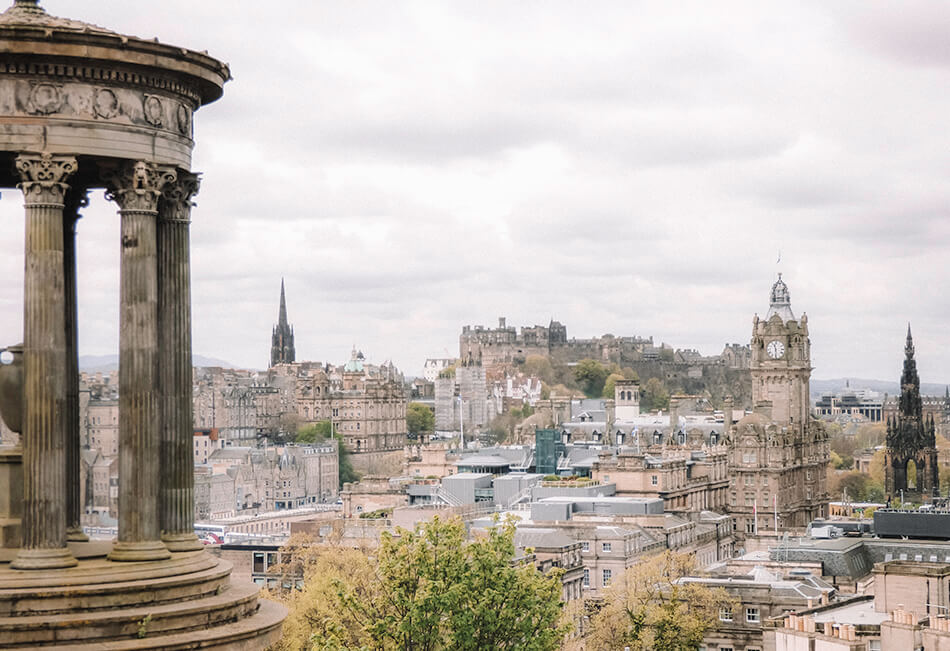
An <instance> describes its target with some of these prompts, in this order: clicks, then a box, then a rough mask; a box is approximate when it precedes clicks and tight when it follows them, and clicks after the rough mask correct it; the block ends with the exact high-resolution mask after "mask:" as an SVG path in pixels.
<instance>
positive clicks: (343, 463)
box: [296, 420, 360, 488]
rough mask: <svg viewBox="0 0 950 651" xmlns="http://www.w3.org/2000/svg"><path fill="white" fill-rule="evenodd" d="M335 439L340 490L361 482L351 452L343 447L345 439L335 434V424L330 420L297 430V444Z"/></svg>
mask: <svg viewBox="0 0 950 651" xmlns="http://www.w3.org/2000/svg"><path fill="white" fill-rule="evenodd" d="M331 437H332V438H333V439H335V440H336V442H337V446H336V448H337V462H338V474H339V480H340V482H339V483H340V488H343V484H345V483H347V482H350V483H352V482H355V481H359V478H360V476H359V475H358V474H356V470H354V469H353V461H352V459H351V458H350V451H349V450H348V449H347V448H346V446H345V445H343V437H342V436H340V434H339V433H338V432H333V424H332V423H331V422H330V421H328V420H321V421H317V422H316V423H311V424H310V425H304V426H303V427H301V428H300V429H299V430H297V438H296V442H297V443H304V444H306V443H320V442H322V441H326V440H328V439H330V438H331Z"/></svg>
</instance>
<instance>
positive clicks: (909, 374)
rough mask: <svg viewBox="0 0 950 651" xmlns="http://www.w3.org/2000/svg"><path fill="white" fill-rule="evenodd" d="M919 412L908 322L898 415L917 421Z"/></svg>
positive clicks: (919, 406) (916, 377)
mask: <svg viewBox="0 0 950 651" xmlns="http://www.w3.org/2000/svg"><path fill="white" fill-rule="evenodd" d="M921 412H922V402H921V399H920V376H919V375H918V374H917V360H915V359H914V337H913V335H911V332H910V324H909V323H908V324H907V341H906V343H905V344H904V371H903V373H901V398H900V415H901V417H903V418H905V419H916V420H918V421H919V420H920V416H921Z"/></svg>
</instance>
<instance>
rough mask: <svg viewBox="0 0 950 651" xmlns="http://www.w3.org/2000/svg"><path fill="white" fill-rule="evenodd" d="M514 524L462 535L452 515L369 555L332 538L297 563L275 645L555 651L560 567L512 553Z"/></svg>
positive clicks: (390, 538) (559, 631)
mask: <svg viewBox="0 0 950 651" xmlns="http://www.w3.org/2000/svg"><path fill="white" fill-rule="evenodd" d="M513 540H514V525H513V524H512V523H510V522H506V523H503V524H498V525H497V526H495V527H494V528H492V529H490V530H489V531H488V533H487V534H486V535H484V536H481V537H479V538H477V539H475V540H473V541H466V535H465V525H464V524H463V523H462V521H461V520H459V519H457V518H456V519H453V520H448V521H445V520H440V519H438V518H435V519H433V521H432V522H429V523H423V524H420V525H419V526H417V528H416V529H415V531H406V530H404V529H397V530H396V534H395V535H390V534H388V533H384V534H383V535H382V538H381V542H380V547H379V549H378V550H377V552H376V553H375V554H374V556H372V557H371V556H369V555H367V554H365V553H363V552H361V551H359V550H353V549H344V548H338V547H331V548H326V549H324V550H322V551H321V552H320V553H319V554H317V555H316V559H315V561H314V562H311V563H309V564H308V567H307V568H306V570H305V582H304V588H303V590H302V591H299V592H296V593H294V594H291V595H290V596H289V597H288V599H287V604H288V606H289V607H290V615H289V616H288V618H287V621H286V622H285V624H284V635H283V638H282V639H281V641H280V643H279V645H278V648H279V649H281V650H284V649H286V650H288V651H289V650H290V649H293V650H294V651H297V650H299V649H314V650H315V649H329V650H341V649H379V650H387V651H388V650H390V649H391V650H395V649H418V650H426V651H440V650H442V649H460V650H461V651H476V650H477V649H505V650H511V651H515V650H518V651H553V650H554V649H556V648H557V647H558V645H559V643H560V640H561V638H562V637H563V635H564V634H565V632H566V631H565V630H564V629H563V628H561V627H559V625H558V622H559V618H560V616H561V601H560V598H561V582H560V570H553V571H551V572H550V573H548V574H547V575H544V574H541V573H540V572H538V570H537V569H536V568H535V567H534V566H533V565H530V564H520V563H518V562H517V561H516V559H515V547H514V543H513Z"/></svg>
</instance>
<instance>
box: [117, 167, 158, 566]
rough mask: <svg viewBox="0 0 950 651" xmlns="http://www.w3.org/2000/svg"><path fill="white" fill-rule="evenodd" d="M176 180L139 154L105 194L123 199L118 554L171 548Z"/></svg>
mask: <svg viewBox="0 0 950 651" xmlns="http://www.w3.org/2000/svg"><path fill="white" fill-rule="evenodd" d="M174 180H175V171H174V169H172V168H170V167H159V166H157V165H154V164H151V163H146V162H143V161H138V162H136V163H129V164H126V165H125V166H123V167H122V168H120V169H119V170H118V171H116V172H112V173H109V174H107V175H106V182H107V186H108V190H107V192H106V197H107V198H109V199H111V200H113V201H115V202H116V203H118V204H119V215H120V216H121V222H122V225H121V230H122V252H121V260H120V273H121V278H120V290H119V536H118V541H117V542H116V544H115V545H114V546H113V548H112V552H111V553H110V554H109V559H110V560H113V561H151V560H162V559H165V558H169V557H170V556H171V554H170V553H169V551H168V549H166V548H165V545H163V544H162V541H161V531H160V528H159V520H158V488H159V477H160V475H159V473H160V472H161V468H160V464H159V462H158V461H159V438H160V422H159V414H158V276H157V251H156V220H157V218H158V200H159V197H160V196H161V193H162V189H163V188H164V187H165V185H166V184H167V183H170V182H173V181H174Z"/></svg>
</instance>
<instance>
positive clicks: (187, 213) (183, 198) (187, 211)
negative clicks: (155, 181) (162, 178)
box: [162, 172, 201, 222]
mask: <svg viewBox="0 0 950 651" xmlns="http://www.w3.org/2000/svg"><path fill="white" fill-rule="evenodd" d="M200 185H201V178H200V177H199V175H198V174H196V173H193V172H179V173H178V178H177V179H176V180H175V181H174V182H172V183H168V184H166V185H165V188H164V189H163V190H162V202H163V209H162V218H163V219H164V220H166V221H176V222H189V221H191V208H192V206H194V205H195V204H194V202H192V200H191V199H192V197H194V196H195V195H196V194H198V188H199V186H200Z"/></svg>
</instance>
